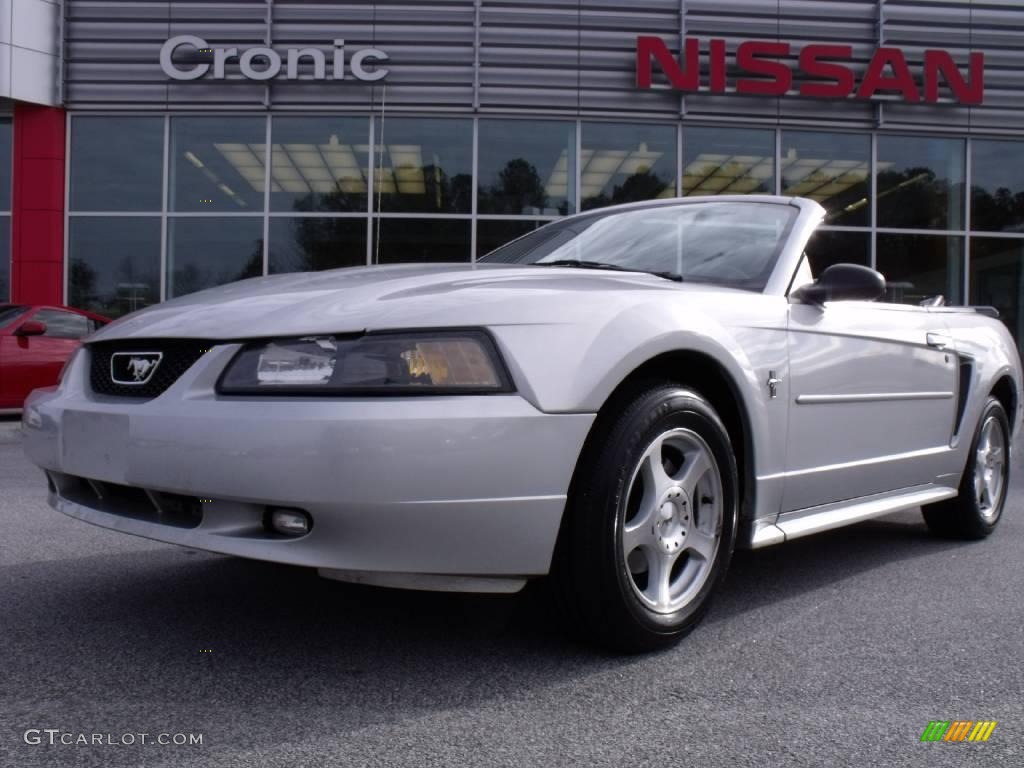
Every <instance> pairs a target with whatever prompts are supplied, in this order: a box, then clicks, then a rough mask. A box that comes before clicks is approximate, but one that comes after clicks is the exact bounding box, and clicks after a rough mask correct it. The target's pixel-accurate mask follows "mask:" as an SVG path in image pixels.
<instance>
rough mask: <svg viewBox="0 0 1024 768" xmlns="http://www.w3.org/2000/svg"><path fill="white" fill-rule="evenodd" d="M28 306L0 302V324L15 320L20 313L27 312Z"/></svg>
mask: <svg viewBox="0 0 1024 768" xmlns="http://www.w3.org/2000/svg"><path fill="white" fill-rule="evenodd" d="M27 311H28V307H25V306H22V305H20V304H0V325H7V324H8V323H12V322H14V320H15V319H17V317H18V316H19V315H23V314H25V312H27Z"/></svg>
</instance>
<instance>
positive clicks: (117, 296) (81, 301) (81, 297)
mask: <svg viewBox="0 0 1024 768" xmlns="http://www.w3.org/2000/svg"><path fill="white" fill-rule="evenodd" d="M70 271H71V274H70V278H71V282H70V287H71V295H70V297H69V298H70V300H71V305H72V306H75V307H79V308H81V309H88V310H91V311H93V312H98V313H100V314H101V315H106V316H107V317H120V316H121V315H126V314H128V313H129V312H134V311H135V310H137V309H142V308H143V307H147V306H149V305H150V304H155V303H156V302H157V301H158V300H159V296H158V294H159V290H160V288H159V286H160V280H159V277H158V276H157V274H156V272H155V271H154V270H152V269H146V268H145V267H144V266H143V265H141V264H139V263H138V262H137V260H135V259H133V258H132V257H131V256H127V255H126V256H124V257H123V258H122V259H121V261H119V262H118V265H117V269H116V270H114V272H113V273H112V274H109V275H105V277H106V278H108V280H106V281H105V282H104V284H103V286H97V279H98V275H97V272H96V270H95V269H93V267H92V265H90V264H89V263H88V262H86V261H84V260H83V259H72V260H71V270H70Z"/></svg>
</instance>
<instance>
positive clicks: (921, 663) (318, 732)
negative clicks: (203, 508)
mask: <svg viewBox="0 0 1024 768" xmlns="http://www.w3.org/2000/svg"><path fill="white" fill-rule="evenodd" d="M16 427H17V423H16V422H15V421H10V420H8V421H0V525H2V533H0V649H2V652H3V654H2V657H0V659H2V660H0V766H11V767H14V766H18V767H19V768H20V767H21V766H37V765H38V766H47V767H49V766H61V765H76V766H111V767H118V766H137V765H146V766H151V765H152V766H169V767H170V766H175V767H177V766H186V765H201V766H250V765H251V766H261V767H262V766H328V765H331V766H350V765H351V766H416V767H421V766H422V767H424V768H426V767H427V766H459V768H464V767H466V766H545V767H549V766H550V767H552V768H554V767H557V766H567V765H580V766H615V767H616V768H619V767H620V766H666V767H667V766H673V767H674V768H675V767H678V766H702V767H711V766H728V767H729V768H733V767H738V766H757V768H763V767H764V766H788V765H794V766H846V765H849V766H903V765H907V766H910V765H914V766H962V765H973V766H1021V765H1024V663H1022V662H1024V607H1022V600H1021V595H1022V593H1024V502H1022V499H1024V497H1022V494H1021V490H1022V486H1021V482H1020V478H1021V477H1024V472H1022V471H1021V467H1020V466H1019V464H1018V465H1017V466H1016V467H1015V473H1016V477H1015V480H1014V483H1013V486H1012V489H1011V497H1010V499H1009V503H1008V507H1007V509H1006V512H1005V514H1004V519H1003V521H1002V523H1001V525H1000V527H999V529H998V530H997V532H996V533H995V535H994V536H992V537H990V538H989V539H988V540H986V541H982V542H972V543H956V542H948V541H941V540H936V539H933V538H931V537H930V536H929V535H928V533H927V532H926V530H925V527H924V524H923V522H922V521H921V517H920V514H919V513H918V512H917V511H916V510H915V511H910V512H905V513H899V514H896V515H892V516H890V517H887V518H884V519H882V520H877V521H871V522H867V523H862V524H860V525H857V526H854V527H852V528H848V529H845V530H841V531H835V532H831V533H827V534H823V535H820V536H817V537H813V538H808V539H803V540H800V541H796V542H793V543H791V544H788V545H784V546H782V547H776V548H772V549H767V550H762V551H758V552H739V553H737V555H736V558H735V560H734V564H733V567H732V570H731V572H730V574H729V576H728V579H727V582H726V585H725V589H724V591H723V593H722V594H720V595H719V598H718V600H717V602H716V604H715V606H714V607H713V608H712V610H711V612H710V614H709V615H708V617H707V619H706V620H705V622H704V623H703V624H702V625H701V626H700V627H699V628H698V629H697V630H696V631H695V632H694V633H693V634H691V635H690V636H689V637H688V638H687V639H685V640H684V641H683V642H682V643H681V644H680V645H678V646H676V647H675V648H673V649H671V650H668V651H664V652H661V653H656V654H651V655H647V656H634V657H616V656H612V655H608V654H605V653H601V652H598V651H595V650H593V649H591V648H589V647H587V646H585V645H581V644H579V643H578V642H576V641H574V640H572V639H571V638H569V637H567V636H565V635H564V634H563V633H562V632H560V631H559V630H557V629H556V628H555V626H554V622H552V620H551V616H550V613H549V612H548V608H547V603H546V602H545V600H544V595H543V590H541V589H529V590H527V591H526V592H524V593H522V594H520V595H516V596H511V597H486V596H463V595H444V594H432V593H412V592H401V591H394V590H386V589H375V588H370V587H356V586H351V585H345V584H340V583H334V582H329V581H325V580H322V579H319V578H318V577H317V576H316V575H315V574H314V573H313V572H311V571H308V570H303V569H296V568H288V567H284V566H277V565H269V564H263V563H257V562H248V561H244V560H239V559H234V558H230V557H221V556H214V555H208V554H204V553H200V552H194V551H191V550H187V549H182V548H179V547H173V546H168V545H162V544H158V543H154V542H151V541H147V540H144V539H139V538H134V537H130V536H125V535H122V534H117V533H114V532H110V531H106V530H102V529H99V528H94V527H92V526H89V525H87V524H85V523H82V522H79V521H75V520H72V519H70V518H66V517H64V516H63V515H61V514H59V513H57V512H55V511H53V510H51V509H50V508H49V507H48V506H47V505H46V502H45V484H44V480H43V477H42V474H41V473H40V472H39V471H38V470H36V469H35V468H34V467H31V466H30V465H29V463H28V462H27V461H26V460H25V458H24V457H23V455H22V453H21V448H20V445H19V443H20V433H19V432H18V430H17V428H16ZM931 720H995V721H997V723H998V725H997V726H996V727H995V730H994V731H993V732H992V735H991V737H990V739H989V741H988V742H986V743H951V742H939V743H922V742H920V741H919V739H920V736H921V734H922V732H923V731H924V729H925V727H926V726H927V725H928V723H929V721H931ZM47 729H49V733H48V732H47ZM26 732H29V733H28V737H27V738H28V740H29V741H38V742H39V743H26ZM141 734H147V737H146V739H147V743H146V744H141V743H140V735H141ZM161 734H167V735H168V736H167V737H166V738H167V740H170V739H173V738H175V737H176V734H185V738H188V737H189V735H191V736H192V738H195V736H196V735H199V736H201V739H202V743H201V744H185V745H181V746H174V745H173V744H171V745H167V746H163V745H160V744H157V743H153V742H154V741H155V740H156V739H157V738H158V737H160V736H161ZM129 735H130V736H131V739H130V740H131V741H133V742H134V743H131V744H127V743H124V742H127V741H129V738H128V736H129ZM83 737H84V738H85V740H86V741H87V742H88V741H90V740H93V741H95V739H96V738H99V739H100V741H101V742H107V743H91V744H82V743H80V742H81V741H82V738H83ZM49 739H52V740H53V741H54V742H55V743H54V744H52V745H51V744H50V743H48V740H49ZM61 740H65V741H71V742H72V743H70V744H62V743H61ZM110 742H112V743H110Z"/></svg>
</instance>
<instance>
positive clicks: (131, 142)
mask: <svg viewBox="0 0 1024 768" xmlns="http://www.w3.org/2000/svg"><path fill="white" fill-rule="evenodd" d="M163 167H164V120H163V118H162V117H79V116H78V115H76V116H75V117H73V118H72V120H71V210H72V211H154V212H156V211H159V210H160V208H161V207H162V205H163V191H162V189H161V182H162V180H163Z"/></svg>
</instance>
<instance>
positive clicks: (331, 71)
mask: <svg viewBox="0 0 1024 768" xmlns="http://www.w3.org/2000/svg"><path fill="white" fill-rule="evenodd" d="M179 50H185V51H188V52H189V55H188V57H187V58H188V61H187V62H186V61H183V60H181V58H179V60H178V61H175V53H176V52H178V51H179ZM206 59H212V61H208V60H206ZM387 60H388V55H387V54H386V53H385V52H384V51H382V50H380V49H379V48H359V49H357V50H355V51H352V52H351V54H350V55H348V56H346V51H345V41H344V40H335V41H334V47H333V48H332V49H331V50H330V52H329V53H328V52H325V51H324V50H323V49H321V48H288V49H286V50H284V51H283V52H279V51H276V50H274V49H273V48H270V47H267V46H256V47H253V48H245V49H241V50H240V49H238V48H235V47H217V46H212V45H210V44H209V43H207V42H206V40H204V39H203V38H201V37H198V36H196V35H178V36H177V37H172V38H171V39H170V40H168V41H167V42H166V43H164V44H163V47H162V48H161V49H160V68H161V69H163V71H164V73H165V74H166V75H167V76H168V77H169V78H171V79H172V80H198V79H200V78H202V77H205V76H207V75H210V77H212V78H213V79H214V80H225V79H227V74H226V71H227V68H228V65H229V64H233V63H235V62H237V65H238V71H239V73H241V75H242V77H244V78H246V79H248V80H273V79H274V78H275V77H278V76H279V75H280V74H281V73H282V72H283V73H284V76H285V78H286V79H288V80H298V79H299V66H300V65H301V64H302V63H308V64H312V67H313V71H312V78H311V79H313V80H345V79H346V78H347V77H348V74H349V73H351V74H352V77H354V78H355V79H356V80H364V81H369V82H372V81H374V80H382V79H383V78H385V77H387V75H388V70H387V69H385V68H383V67H381V66H380V64H381V63H382V62H385V61H387ZM346 62H347V66H346Z"/></svg>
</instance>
